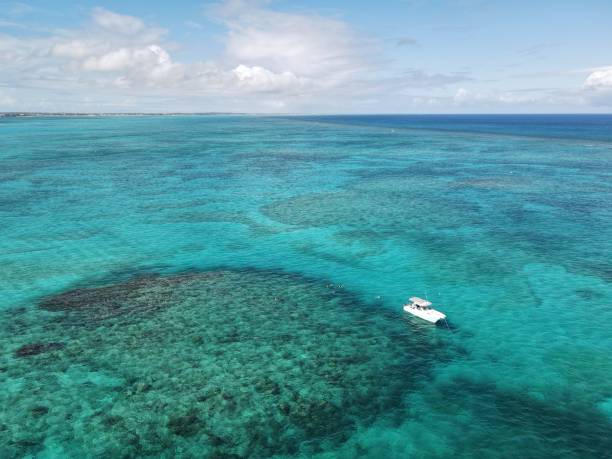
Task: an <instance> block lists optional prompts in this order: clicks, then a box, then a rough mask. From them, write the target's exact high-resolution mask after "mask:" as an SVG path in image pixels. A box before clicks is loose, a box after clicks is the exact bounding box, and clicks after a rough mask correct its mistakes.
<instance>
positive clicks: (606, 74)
mask: <svg viewBox="0 0 612 459" xmlns="http://www.w3.org/2000/svg"><path fill="white" fill-rule="evenodd" d="M584 86H585V87H586V88H588V89H612V66H610V67H602V68H599V69H597V70H595V71H593V72H591V74H590V75H589V76H588V77H587V79H586V81H585V82H584Z"/></svg>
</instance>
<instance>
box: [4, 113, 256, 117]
mask: <svg viewBox="0 0 612 459" xmlns="http://www.w3.org/2000/svg"><path fill="white" fill-rule="evenodd" d="M162 115H163V116H181V115H201V116H207V115H247V113H238V112H201V113H197V112H189V113H187V112H173V113H166V112H159V113H151V112H146V113H136V112H130V113H115V112H109V113H80V112H0V118H17V117H25V116H62V117H63V116H162Z"/></svg>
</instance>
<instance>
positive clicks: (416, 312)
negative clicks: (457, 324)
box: [404, 305, 446, 324]
mask: <svg viewBox="0 0 612 459" xmlns="http://www.w3.org/2000/svg"><path fill="white" fill-rule="evenodd" d="M404 311H406V312H407V313H409V314H412V315H413V316H416V317H418V318H420V319H423V320H426V321H427V322H430V323H432V324H435V323H437V322H439V321H441V320H444V319H446V315H445V314H442V313H441V312H440V311H436V310H435V309H417V308H414V307H410V306H409V305H405V306H404Z"/></svg>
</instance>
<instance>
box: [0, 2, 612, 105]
mask: <svg viewBox="0 0 612 459" xmlns="http://www.w3.org/2000/svg"><path fill="white" fill-rule="evenodd" d="M0 111H36V112H219V111H220V112H249V113H611V112H612V0H583V1H575V0H554V1H553V0H538V1H534V0H530V1H524V0H514V1H501V0H454V1H453V0H382V1H371V0H353V1H349V0H327V1H325V0H310V1H305V0H302V1H288V0H267V1H266V0H219V1H203V0H200V1H196V0H174V1H168V0H164V1H160V0H130V1H129V2H126V1H101V0H99V1H90V0H82V1H67V0H57V1H53V0H46V1H34V0H31V1H28V0H25V1H23V2H21V1H19V2H15V1H5V0H0Z"/></svg>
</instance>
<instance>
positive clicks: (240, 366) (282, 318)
mask: <svg viewBox="0 0 612 459" xmlns="http://www.w3.org/2000/svg"><path fill="white" fill-rule="evenodd" d="M330 285H331V284H330V283H329V282H325V281H323V280H317V279H311V278H306V277H303V276H300V275H296V274H289V273H285V272H279V271H272V270H270V271H265V270H254V269H242V270H229V269H218V270H214V271H208V272H187V273H182V274H176V275H168V276H161V275H154V274H150V275H139V276H138V277H135V278H132V279H128V280H125V281H120V282H118V283H112V284H111V283H106V284H105V285H101V286H97V287H79V288H75V289H73V290H70V291H68V292H64V293H61V294H58V295H55V296H53V297H48V298H45V299H44V300H43V301H41V302H40V304H39V309H32V310H31V311H29V312H28V313H25V314H24V316H23V317H22V318H21V320H22V324H21V325H20V326H19V328H20V330H21V331H22V332H23V333H21V334H20V333H13V334H10V333H8V331H9V330H10V329H11V328H10V327H7V325H2V328H0V333H1V334H2V336H5V337H6V338H5V340H7V341H8V342H9V343H10V342H11V340H15V341H16V343H15V347H17V346H18V345H19V344H22V345H23V339H24V334H25V333H26V331H27V338H28V340H29V341H30V342H34V343H45V342H48V343H50V344H34V345H30V347H25V348H24V349H25V351H23V352H26V353H40V352H44V351H47V350H50V349H51V348H52V347H53V346H55V345H56V344H55V343H56V341H57V342H59V339H60V337H61V339H62V340H64V341H66V340H69V341H70V352H69V353H67V352H66V353H63V354H62V356H61V358H60V359H58V360H57V361H55V360H53V361H51V362H47V363H46V365H45V366H44V368H41V367H39V366H33V365H29V364H27V360H25V359H14V358H13V359H9V360H7V361H2V362H0V363H1V364H2V366H3V367H4V366H5V367H7V368H8V371H7V373H9V374H10V378H16V379H15V380H16V381H19V384H21V387H23V388H25V389H23V390H21V391H18V392H4V393H3V394H2V395H0V398H1V400H0V402H2V403H3V406H7V407H9V408H8V409H7V410H5V412H4V413H1V414H0V423H2V424H5V425H7V429H6V430H5V431H2V432H0V443H1V444H10V445H14V447H13V449H11V451H10V454H12V455H16V456H20V455H26V454H34V455H35V454H39V453H41V448H42V447H41V445H42V444H44V439H45V438H47V437H50V436H51V437H53V439H54V442H56V443H58V444H61V445H67V446H66V447H69V448H71V449H70V450H69V451H67V454H69V455H75V456H82V455H100V456H116V455H118V454H122V455H128V456H134V455H138V456H147V455H149V456H150V455H158V454H160V453H161V452H162V451H181V455H182V456H184V457H214V456H215V455H217V456H223V457H232V456H233V457H269V456H271V455H274V454H280V455H293V454H302V455H307V456H308V455H312V454H315V453H317V452H318V451H322V450H328V449H329V448H332V449H334V448H337V447H339V446H340V445H342V444H343V443H344V442H346V441H347V440H348V439H349V438H350V437H351V436H352V435H353V434H354V433H355V432H357V431H359V429H362V428H364V427H366V426H368V425H369V424H370V423H372V422H373V421H374V420H375V419H377V416H380V415H381V414H384V415H385V416H388V419H392V420H393V421H392V422H394V423H396V422H397V423H399V422H401V420H402V416H401V415H399V414H398V415H397V416H393V413H394V412H396V411H397V412H398V413H405V407H404V399H405V395H406V394H407V393H409V392H410V391H411V390H412V389H413V388H415V387H418V386H417V384H419V382H420V381H422V380H423V379H424V378H426V377H427V375H428V374H429V371H430V368H431V365H433V364H434V362H440V361H444V360H445V358H446V350H445V348H444V347H443V346H442V345H441V344H440V343H438V342H436V341H432V340H429V339H425V338H424V336H415V335H413V334H412V333H411V329H410V328H409V327H407V325H406V323H405V322H404V321H402V320H398V317H397V316H396V315H395V314H394V313H392V312H390V311H387V310H380V309H376V310H374V309H373V308H372V307H370V306H369V305H367V304H364V303H362V302H360V301H359V300H358V299H357V298H356V297H355V296H353V295H352V294H350V293H349V292H346V291H343V290H340V291H338V290H336V289H333V288H331V287H330ZM43 310H44V311H45V312H44V313H43V312H42V311H43ZM0 323H3V322H0ZM82 325H85V326H82ZM43 337H44V339H43ZM20 340H21V341H22V342H19V341H20ZM64 354H65V355H64ZM40 381H44V384H41V383H40ZM30 388H36V389H35V390H34V389H30ZM22 398H25V399H30V400H29V403H30V406H38V405H40V400H44V401H45V406H49V407H50V408H51V409H52V410H53V414H54V419H56V420H61V419H63V420H64V421H59V422H60V425H54V426H49V427H43V428H42V430H41V431H39V432H38V433H37V434H36V435H34V434H32V433H30V432H29V431H28V430H27V429H24V426H25V425H27V423H28V422H30V421H28V419H33V418H32V416H34V413H33V412H32V413H29V417H27V418H26V417H24V414H23V412H22V411H20V410H19V409H18V408H17V406H18V404H17V403H16V400H17V399H22ZM92 412H93V413H95V414H94V415H92V414H91V413H92ZM26 414H27V413H26ZM43 414H44V413H43V412H42V410H39V411H37V415H36V416H34V418H36V419H38V418H40V419H43V418H44V416H43ZM46 428H48V429H50V430H48V431H45V429H46ZM28 442H31V445H30V443H28ZM93 444H95V445H97V446H96V447H95V448H94V449H92V446H91V445H93ZM27 445H30V446H27Z"/></svg>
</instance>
